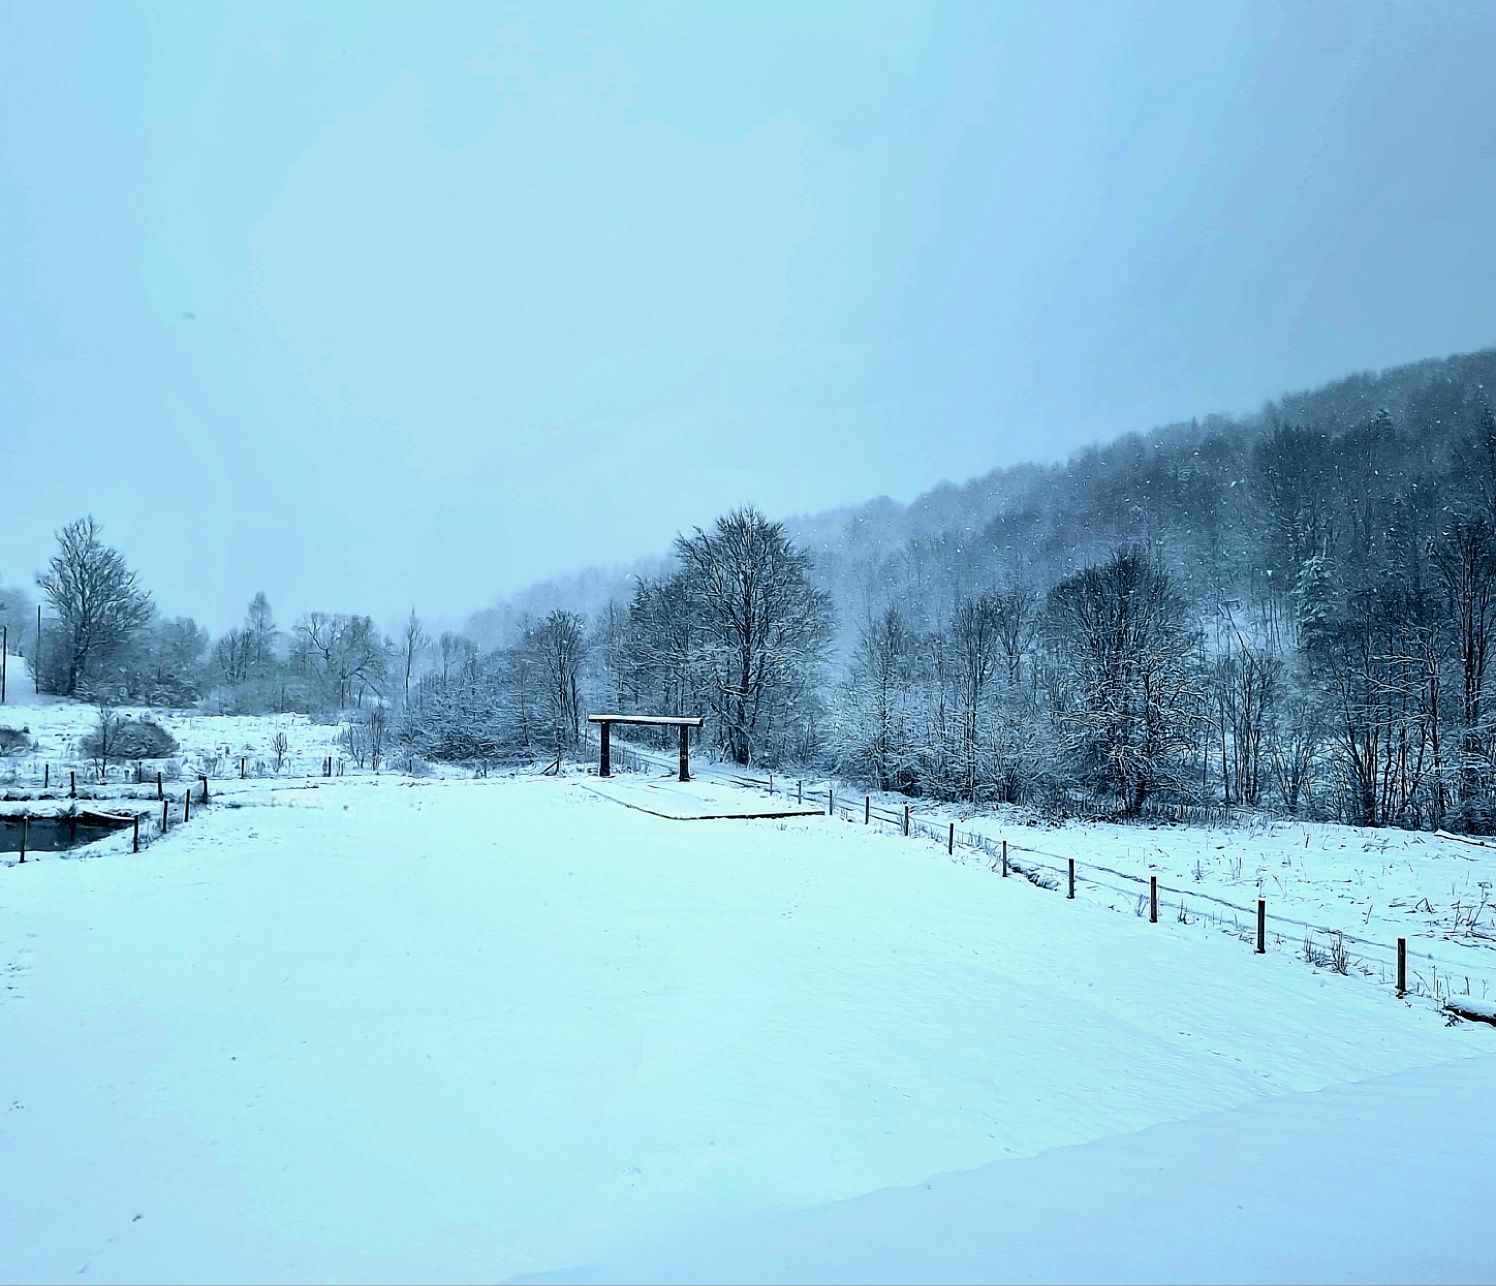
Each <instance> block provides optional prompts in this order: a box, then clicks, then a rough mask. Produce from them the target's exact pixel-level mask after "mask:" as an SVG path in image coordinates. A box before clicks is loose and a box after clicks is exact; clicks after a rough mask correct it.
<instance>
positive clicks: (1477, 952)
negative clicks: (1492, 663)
mask: <svg viewBox="0 0 1496 1286" xmlns="http://www.w3.org/2000/svg"><path fill="white" fill-rule="evenodd" d="M630 749H635V748H633V747H630ZM636 753H638V752H637V751H636ZM644 753H646V754H647V753H649V752H644ZM658 758H659V760H660V762H661V764H662V767H663V764H664V757H663V756H658ZM699 771H700V772H701V773H702V774H703V775H704V776H707V777H709V778H710V777H712V776H714V775H715V776H718V777H726V776H732V777H738V771H737V770H734V769H732V768H730V767H726V766H722V765H709V764H702V765H700V766H699ZM739 779H741V778H739ZM755 779H757V780H763V777H762V774H758V775H757V777H756V778H755ZM799 785H800V787H801V790H802V793H803V797H804V798H805V799H807V800H810V799H812V798H816V799H818V800H819V803H820V806H821V807H823V808H824V807H825V806H826V791H827V789H828V787H829V788H830V789H831V790H832V791H834V798H835V801H836V804H837V807H838V810H839V812H843V813H846V814H849V815H850V818H851V820H852V821H854V822H856V821H859V820H860V819H861V818H862V816H863V812H862V806H863V800H864V798H870V799H871V801H872V804H873V807H874V810H875V811H874V821H875V822H876V821H877V817H878V810H879V809H881V810H882V812H883V815H884V817H885V818H886V819H887V820H886V821H885V828H892V827H893V819H895V818H897V817H898V816H899V814H900V812H901V810H902V808H903V806H904V805H905V804H909V805H911V808H912V825H913V827H914V829H915V830H916V831H917V832H921V833H923V834H925V835H927V836H928V837H933V839H934V840H935V842H936V843H943V842H944V840H945V837H946V833H947V831H946V828H947V826H948V825H949V824H950V823H952V822H954V823H955V825H956V828H957V845H958V855H959V854H962V853H963V852H965V846H966V845H967V844H968V843H969V841H970V840H971V838H972V837H981V838H983V839H985V840H988V841H990V842H991V843H992V844H994V845H995V844H998V843H1000V842H1001V841H1002V840H1007V841H1008V844H1009V849H1010V852H1011V853H1012V855H1013V857H1014V859H1015V861H1017V862H1019V863H1023V864H1024V865H1027V866H1031V867H1037V868H1039V870H1040V871H1042V872H1043V873H1044V874H1045V875H1046V877H1047V878H1050V879H1052V880H1055V881H1063V880H1064V878H1065V872H1066V864H1067V862H1068V861H1069V859H1071V858H1073V859H1075V862H1076V878H1077V885H1078V890H1079V895H1080V896H1083V897H1086V898H1087V899H1089V900H1092V901H1096V902H1100V903H1103V904H1105V905H1107V906H1110V907H1112V908H1113V909H1114V910H1118V911H1122V912H1124V913H1127V914H1136V913H1138V912H1139V911H1140V909H1141V907H1140V899H1142V898H1143V897H1144V896H1145V895H1146V893H1147V883H1148V878H1149V876H1155V877H1157V879H1158V883H1159V888H1160V908H1161V910H1160V914H1161V915H1165V916H1168V917H1169V918H1175V919H1177V918H1178V917H1179V916H1180V915H1181V914H1182V915H1183V916H1184V918H1185V919H1186V920H1187V921H1192V922H1197V923H1199V924H1201V925H1202V926H1203V927H1205V928H1208V929H1220V928H1224V929H1226V930H1228V931H1230V932H1233V933H1236V932H1239V933H1241V934H1243V935H1246V936H1248V937H1250V936H1251V935H1252V934H1253V932H1254V927H1255V918H1254V917H1255V913H1256V904H1257V899H1258V898H1262V899H1264V900H1265V901H1266V903H1267V915H1268V928H1269V932H1270V939H1271V942H1272V944H1273V947H1274V948H1275V949H1277V950H1288V951H1297V952H1298V953H1299V954H1300V955H1301V956H1302V955H1304V954H1305V941H1306V938H1307V939H1308V943H1309V949H1310V950H1311V951H1313V952H1314V953H1315V954H1319V955H1328V954H1330V953H1331V952H1332V950H1333V948H1334V945H1335V942H1334V935H1335V934H1336V933H1338V934H1339V935H1340V938H1341V943H1342V945H1343V946H1344V949H1345V955H1346V960H1347V967H1348V968H1350V969H1352V970H1358V971H1360V972H1362V973H1363V974H1366V975H1368V976H1371V977H1374V978H1376V979H1377V980H1378V981H1384V980H1385V979H1387V978H1390V977H1393V976H1395V967H1396V943H1397V939H1398V938H1399V937H1402V938H1406V939H1407V940H1408V975H1409V985H1410V986H1411V987H1412V988H1413V989H1415V990H1417V991H1419V992H1422V993H1426V994H1428V995H1430V996H1438V997H1441V998H1442V997H1448V996H1461V997H1465V996H1468V997H1472V998H1474V1000H1476V1001H1485V1002H1496V840H1490V839H1471V838H1468V837H1461V838H1456V837H1450V836H1446V835H1436V834H1430V833H1427V832H1417V831H1402V830H1394V829H1379V830H1373V829H1367V828H1360V827H1354V826H1340V825H1331V824H1325V823H1318V822H1295V821H1291V820H1286V819H1283V818H1276V817H1271V816H1267V815H1262V816H1256V817H1252V816H1248V817H1246V818H1245V819H1244V820H1243V821H1241V822H1240V823H1238V824H1234V825H1230V826H1191V825H1167V824H1157V825H1155V824H1147V825H1124V824H1120V823H1110V822H1085V821H1069V822H1065V823H1058V824H1057V823H1046V822H1043V821H1041V820H1038V819H1037V818H1036V817H1035V816H1034V814H1033V813H1031V812H1029V811H1028V810H1024V809H1017V808H1002V807H998V808H983V809H969V808H961V807H958V806H953V805H942V804H939V803H932V802H930V801H927V800H908V799H905V798H904V797H903V796H900V795H894V794H886V793H884V794H873V795H871V796H870V797H869V796H865V795H864V793H863V792H862V791H861V790H859V789H857V788H856V787H853V786H850V785H848V784H847V783H845V782H828V781H826V780H824V779H817V780H809V779H807V780H805V781H803V782H801V783H799ZM796 786H797V783H796V782H795V780H794V779H792V778H789V779H776V780H775V782H774V791H775V793H776V795H777V796H779V797H783V798H789V799H794V798H795V792H796ZM966 856H967V857H968V859H969V860H980V861H988V860H990V854H978V853H968V854H966Z"/></svg>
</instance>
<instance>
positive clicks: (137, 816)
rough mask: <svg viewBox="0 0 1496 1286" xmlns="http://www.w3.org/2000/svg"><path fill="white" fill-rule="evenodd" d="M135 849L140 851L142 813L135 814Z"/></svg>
mask: <svg viewBox="0 0 1496 1286" xmlns="http://www.w3.org/2000/svg"><path fill="white" fill-rule="evenodd" d="M133 851H134V852H136V853H138V852H140V814H139V813H136V814H135V836H134V839H133Z"/></svg>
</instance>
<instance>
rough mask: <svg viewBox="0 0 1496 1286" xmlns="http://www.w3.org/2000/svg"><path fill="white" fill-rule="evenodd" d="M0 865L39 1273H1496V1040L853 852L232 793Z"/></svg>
mask: <svg viewBox="0 0 1496 1286" xmlns="http://www.w3.org/2000/svg"><path fill="white" fill-rule="evenodd" d="M218 798H219V800H220V802H219V803H218V804H216V805H215V806H214V807H212V808H210V809H208V810H206V811H203V812H201V813H199V814H198V815H196V816H194V819H193V821H192V823H191V824H190V825H189V826H186V827H182V828H179V829H177V830H175V831H173V832H172V833H171V834H170V835H168V836H167V837H166V839H165V840H164V841H162V842H160V843H158V844H155V845H153V846H152V847H150V848H149V849H148V850H147V851H146V852H145V853H142V854H141V855H139V856H133V855H131V854H129V853H128V852H119V851H113V850H110V851H105V852H103V853H102V854H101V855H99V856H96V857H84V858H79V857H76V856H74V857H69V856H66V855H58V856H52V857H41V858H39V859H38V860H35V861H33V862H28V863H27V864H26V865H25V866H24V867H16V866H14V865H10V866H7V867H6V868H4V869H0V969H3V971H4V972H3V974H0V977H3V983H0V988H3V989H0V1082H3V1085H4V1091H3V1094H0V1184H3V1190H4V1192H5V1194H6V1195H5V1199H4V1200H3V1201H0V1278H3V1279H5V1280H56V1279H61V1278H64V1277H66V1278H68V1279H75V1278H81V1279H83V1280H108V1281H118V1280H141V1279H160V1280H215V1281H221V1280H236V1281H242V1280H272V1281H280V1280H305V1279H331V1280H461V1279H480V1280H492V1279H502V1278H506V1277H513V1276H549V1277H553V1278H554V1277H560V1278H571V1277H587V1278H592V1279H599V1278H601V1279H607V1278H610V1277H623V1278H641V1277H644V1278H647V1277H651V1276H666V1277H674V1278H677V1279H679V1278H693V1277H702V1276H705V1277H711V1278H734V1279H742V1278H745V1277H746V1278H757V1277H767V1278H779V1279H797V1278H819V1279H831V1278H844V1277H849V1276H850V1277H854V1278H858V1277H881V1278H905V1277H924V1278H931V1277H934V1278H952V1279H954V1278H972V1277H977V1278H982V1277H985V1278H996V1279H1025V1278H1027V1279H1034V1278H1038V1279H1053V1278H1072V1277H1075V1278H1079V1279H1086V1278H1096V1277H1103V1278H1118V1279H1122V1278H1157V1277H1160V1276H1167V1277H1176V1278H1177V1277H1181V1276H1189V1277H1191V1278H1195V1277H1200V1278H1204V1279H1207V1280H1210V1279H1217V1280H1259V1279H1267V1278H1280V1279H1281V1278H1285V1277H1286V1278H1303V1279H1308V1280H1347V1279H1351V1278H1358V1279H1360V1278H1372V1279H1376V1278H1381V1279H1387V1280H1391V1279H1409V1278H1411V1279H1419V1280H1455V1279H1470V1278H1481V1277H1485V1278H1489V1277H1490V1276H1491V1275H1492V1273H1493V1272H1496V1252H1493V1251H1491V1250H1490V1249H1489V1245H1488V1239H1487V1238H1485V1237H1484V1236H1483V1234H1482V1232H1481V1229H1482V1228H1483V1219H1484V1215H1485V1211H1486V1209H1487V1208H1488V1205H1489V1202H1490V1199H1491V1197H1492V1196H1493V1195H1496V1185H1493V1184H1492V1182H1491V1180H1490V1178H1489V1164H1488V1159H1489V1157H1490V1156H1491V1155H1492V1150H1493V1149H1492V1145H1493V1143H1496V1125H1493V1124H1492V1118H1491V1114H1490V1112H1489V1110H1488V1107H1489V1103H1490V1102H1491V1101H1492V1095H1493V1092H1496V1044H1493V1041H1496V1032H1493V1031H1492V1029H1491V1028H1489V1027H1484V1026H1474V1025H1466V1024H1461V1025H1458V1026H1448V1025H1446V1022H1445V1020H1444V1018H1443V1017H1442V1016H1441V1015H1440V1014H1439V1013H1438V1011H1437V1010H1436V1008H1435V1007H1434V1006H1433V1005H1432V1004H1430V1003H1428V1002H1426V1001H1422V1000H1410V1001H1402V1002H1400V1001H1398V1000H1396V999H1395V998H1394V997H1393V996H1392V995H1391V994H1390V992H1389V990H1388V989H1387V988H1386V987H1384V986H1382V985H1380V984H1379V983H1376V982H1374V981H1372V980H1368V979H1366V978H1364V977H1357V976H1351V977H1342V976H1339V975H1337V974H1334V973H1332V972H1327V971H1325V970H1322V969H1319V970H1317V969H1313V968H1310V967H1308V966H1306V965H1305V964H1304V962H1303V961H1302V959H1300V958H1297V957H1295V956H1294V955H1293V954H1291V953H1289V952H1286V951H1278V952H1271V953H1269V954H1268V955H1267V956H1265V957H1258V956H1255V955H1253V954H1252V953H1251V951H1250V950H1247V949H1245V948H1243V947H1242V946H1241V944H1238V943H1236V942H1234V941H1232V940H1231V939H1229V938H1227V937H1224V936H1223V935H1221V934H1218V933H1210V932H1206V931H1201V930H1199V929H1198V928H1196V927H1191V926H1184V925H1180V924H1178V923H1177V922H1173V921H1165V922H1164V923H1161V924H1159V925H1150V924H1148V923H1147V922H1146V920H1143V919H1140V918H1138V917H1137V916H1135V915H1132V914H1126V915H1120V914H1118V913H1117V912H1116V911H1115V910H1114V909H1113V908H1112V907H1110V906H1108V905H1106V904H1105V902H1104V901H1102V900H1100V899H1095V898H1090V897H1082V898H1079V899H1078V900H1076V901H1075V902H1068V901H1066V900H1065V899H1064V898H1063V897H1061V896H1056V895H1055V894H1054V893H1052V892H1047V891H1045V890H1042V889H1039V888H1036V887H1035V886H1034V885H1032V884H1030V883H1028V882H1026V881H1024V880H1020V879H1010V880H1002V879H1000V878H998V877H996V876H994V875H992V874H991V873H989V872H988V871H987V869H986V866H985V864H984V863H979V862H968V863H965V864H963V863H960V862H952V861H950V860H949V859H948V858H947V857H946V856H945V854H944V852H943V851H942V850H940V849H939V848H938V847H936V846H934V845H931V844H926V843H913V842H911V841H908V840H903V839H900V838H897V837H894V836H890V835H883V834H878V833H875V832H873V831H871V830H868V829H863V828H859V827H853V826H848V825H846V824H845V823H841V822H834V821H832V820H830V819H826V818H820V817H816V818H805V819H796V820H791V821H770V822H762V821H733V820H729V821H713V822H694V821H675V820H669V819H665V818H661V817H656V816H653V815H651V814H649V813H646V812H642V811H639V810H637V809H630V808H625V807H622V806H620V805H619V804H617V803H614V802H612V801H609V800H607V799H603V798H600V797H598V796H596V795H595V794H592V793H590V792H589V791H587V790H586V789H585V788H584V787H583V784H582V782H580V781H579V780H577V779H575V778H573V779H561V780H557V779H546V778H537V777H533V776H522V777H508V778H493V779H490V780H484V781H460V780H425V781H410V780H404V779H401V778H399V777H396V776H387V777H382V778H373V777H367V776H360V777H347V778H342V779H333V780H314V781H312V782H310V783H290V782H275V781H269V780H266V781H254V780H252V781H248V782H246V783H243V784H242V785H240V784H231V787H225V789H224V791H223V792H222V793H221V794H219V795H218Z"/></svg>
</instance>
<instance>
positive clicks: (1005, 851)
mask: <svg viewBox="0 0 1496 1286" xmlns="http://www.w3.org/2000/svg"><path fill="white" fill-rule="evenodd" d="M1007 878H1008V841H1007V840H1003V879H1007Z"/></svg>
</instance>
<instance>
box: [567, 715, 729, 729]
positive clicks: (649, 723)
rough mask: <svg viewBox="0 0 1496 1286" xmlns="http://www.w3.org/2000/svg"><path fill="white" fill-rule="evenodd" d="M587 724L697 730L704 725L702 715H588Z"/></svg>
mask: <svg viewBox="0 0 1496 1286" xmlns="http://www.w3.org/2000/svg"><path fill="white" fill-rule="evenodd" d="M586 721H588V722H589V724H637V725H640V727H654V728H699V727H702V724H705V722H706V719H705V716H702V715H588V716H586Z"/></svg>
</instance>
